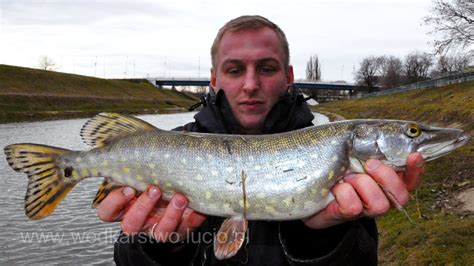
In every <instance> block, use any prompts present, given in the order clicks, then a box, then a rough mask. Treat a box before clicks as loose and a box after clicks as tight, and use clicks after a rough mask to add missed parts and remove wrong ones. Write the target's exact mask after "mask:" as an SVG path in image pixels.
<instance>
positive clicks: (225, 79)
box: [211, 28, 294, 133]
mask: <svg viewBox="0 0 474 266" xmlns="http://www.w3.org/2000/svg"><path fill="white" fill-rule="evenodd" d="M216 59H217V60H216V67H217V69H211V86H212V88H213V89H214V91H215V92H217V91H218V90H220V89H222V90H224V92H225V94H226V96H227V99H228V101H229V103H230V107H231V108H232V112H233V114H234V116H235V118H236V119H237V121H238V122H239V124H240V126H241V127H242V130H243V133H259V132H260V131H261V129H262V127H263V122H264V120H265V117H266V116H267V114H268V112H269V111H270V109H271V108H272V106H273V105H274V104H275V103H276V101H277V100H278V98H279V97H280V96H281V95H282V94H283V93H284V92H285V91H287V90H288V87H289V86H290V85H291V84H292V83H293V80H294V77H293V68H292V66H289V67H288V68H287V70H286V69H285V65H284V62H285V60H284V58H283V49H282V48H281V46H280V43H279V41H278V37H277V35H276V33H275V32H274V31H273V30H271V29H269V28H261V29H256V30H242V31H237V32H226V33H225V34H224V36H223V38H222V39H221V41H220V45H219V49H218V51H217V54H216Z"/></svg>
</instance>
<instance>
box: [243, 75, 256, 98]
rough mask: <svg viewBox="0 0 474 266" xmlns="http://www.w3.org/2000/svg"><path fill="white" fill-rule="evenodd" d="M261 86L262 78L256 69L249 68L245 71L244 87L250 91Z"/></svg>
mask: <svg viewBox="0 0 474 266" xmlns="http://www.w3.org/2000/svg"><path fill="white" fill-rule="evenodd" d="M259 87H260V80H259V77H258V74H257V72H256V71H255V70H249V71H247V72H246V73H245V76H244V84H243V89H244V91H246V92H248V93H252V92H255V91H256V90H258V89H259Z"/></svg>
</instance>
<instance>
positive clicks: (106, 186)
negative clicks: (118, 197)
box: [92, 178, 121, 209]
mask: <svg viewBox="0 0 474 266" xmlns="http://www.w3.org/2000/svg"><path fill="white" fill-rule="evenodd" d="M119 187H121V186H119V185H116V184H114V183H111V182H109V180H108V178H105V180H104V182H102V184H100V186H99V190H98V191H97V194H96V195H95V198H94V201H92V208H94V209H95V208H97V207H98V206H99V204H100V203H101V202H102V201H103V200H104V199H105V197H107V195H109V193H110V192H111V191H113V190H115V189H116V188H119Z"/></svg>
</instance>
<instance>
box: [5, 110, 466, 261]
mask: <svg viewBox="0 0 474 266" xmlns="http://www.w3.org/2000/svg"><path fill="white" fill-rule="evenodd" d="M81 136H82V139H83V140H84V142H85V143H86V144H88V145H90V146H92V149H91V150H88V151H71V150H66V149H61V148H56V147H51V146H46V145H38V144H29V143H21V144H12V145H8V146H6V147H5V148H4V151H5V154H6V158H7V161H8V163H9V165H10V166H11V167H12V168H13V169H14V170H15V171H18V172H23V173H26V174H27V176H28V179H29V182H28V187H27V192H26V197H25V212H26V215H27V216H28V217H29V218H31V219H42V218H44V217H46V216H48V215H49V214H51V213H52V212H53V210H54V209H55V208H56V206H57V205H58V204H59V203H60V202H61V200H62V199H63V198H64V197H65V196H66V195H67V193H68V192H69V191H70V190H71V189H72V188H73V187H74V186H75V185H76V184H77V183H78V182H79V181H81V180H82V179H84V178H88V177H105V178H104V182H103V183H102V185H101V186H100V188H99V191H98V193H97V196H96V198H95V200H94V202H93V205H94V206H96V205H97V204H99V203H100V202H101V200H102V199H104V197H105V196H106V195H107V193H108V192H110V191H111V190H112V189H113V188H114V187H117V186H131V187H133V188H135V189H136V190H137V191H144V190H145V189H146V187H147V186H148V185H149V184H154V185H156V186H158V187H160V188H161V189H162V191H163V198H164V199H166V200H169V199H170V198H171V197H172V195H173V194H174V193H182V194H184V195H185V196H186V197H187V198H188V200H189V207H190V208H192V209H194V210H196V211H198V212H201V213H204V214H208V215H214V216H222V217H228V218H227V219H226V221H224V223H223V224H222V226H221V228H220V230H219V232H218V234H217V235H216V237H215V239H214V252H215V254H216V257H217V258H219V259H225V258H228V257H231V256H233V255H234V254H235V253H236V252H237V251H238V250H239V248H240V247H241V245H242V243H243V242H244V238H245V232H246V230H247V220H294V219H301V218H305V217H309V216H311V215H314V214H315V213H317V212H319V211H320V210H322V209H323V208H325V207H326V206H327V205H328V204H329V202H330V201H332V200H333V199H334V197H333V196H332V194H331V192H330V190H331V188H332V187H333V186H334V185H335V184H336V183H338V182H339V181H340V180H341V179H342V178H343V176H344V175H346V174H348V173H355V172H358V173H360V172H364V168H363V164H364V162H365V161H366V160H368V159H369V158H375V159H379V160H381V161H382V162H384V163H385V164H387V165H390V166H392V167H394V168H395V169H396V170H403V169H404V167H405V162H406V159H407V157H408V155H409V154H410V153H413V152H420V153H421V154H422V155H423V158H424V159H425V160H426V161H430V160H433V159H436V158H438V157H440V156H443V155H445V154H447V153H449V152H451V151H453V150H454V149H456V148H459V147H461V146H462V145H464V144H466V143H467V142H468V141H469V139H470V137H469V136H468V135H467V134H465V133H463V131H462V130H460V129H449V128H437V127H430V126H427V125H423V124H419V123H417V122H412V121H399V120H347V121H341V122H336V123H330V124H325V125H319V126H313V127H308V128H303V129H299V130H295V131H291V132H286V133H278V134H269V135H222V134H204V133H190V132H176V131H166V130H161V129H158V128H156V127H154V126H152V125H151V124H149V123H147V122H144V121H142V120H140V119H138V118H135V117H131V116H126V115H120V114H115V113H101V114H98V115H96V116H95V117H93V118H92V119H90V120H89V121H88V122H87V123H86V124H85V125H84V126H83V128H82V130H81ZM239 233H240V234H239Z"/></svg>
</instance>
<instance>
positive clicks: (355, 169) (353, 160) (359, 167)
mask: <svg viewBox="0 0 474 266" xmlns="http://www.w3.org/2000/svg"><path fill="white" fill-rule="evenodd" d="M349 163H350V164H349V166H350V169H349V171H348V172H350V173H360V174H365V173H367V172H366V171H365V168H364V163H363V162H362V161H361V160H360V159H359V158H357V157H355V156H354V155H352V154H351V155H349Z"/></svg>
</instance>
